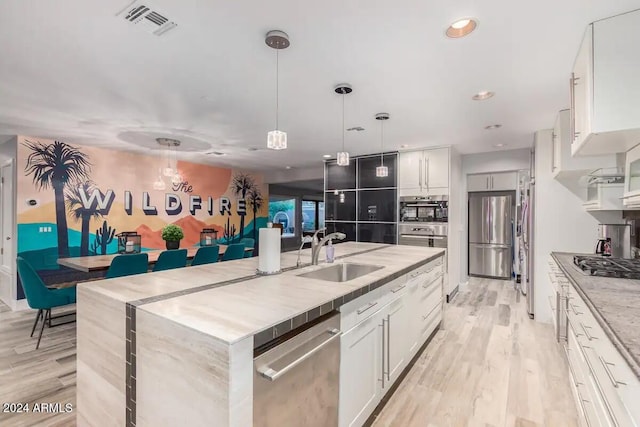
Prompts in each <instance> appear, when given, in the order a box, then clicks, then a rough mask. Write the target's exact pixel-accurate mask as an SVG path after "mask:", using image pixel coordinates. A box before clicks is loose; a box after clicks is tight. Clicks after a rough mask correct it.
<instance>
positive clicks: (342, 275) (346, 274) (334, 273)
mask: <svg viewBox="0 0 640 427" xmlns="http://www.w3.org/2000/svg"><path fill="white" fill-rule="evenodd" d="M381 268H383V267H382V266H378V265H367V264H354V263H349V262H345V263H341V264H335V265H332V266H331V267H325V268H321V269H320V270H315V271H310V272H308V273H303V274H298V277H308V278H310V279H318V280H326V281H327V282H348V281H349V280H353V279H357V278H358V277H362V276H365V275H367V274H369V273H373V272H374V271H376V270H380V269H381Z"/></svg>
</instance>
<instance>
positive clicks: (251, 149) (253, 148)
mask: <svg viewBox="0 0 640 427" xmlns="http://www.w3.org/2000/svg"><path fill="white" fill-rule="evenodd" d="M247 151H258V148H256V147H249V148H247Z"/></svg>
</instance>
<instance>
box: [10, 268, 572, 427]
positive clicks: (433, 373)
mask: <svg viewBox="0 0 640 427" xmlns="http://www.w3.org/2000/svg"><path fill="white" fill-rule="evenodd" d="M445 308H446V310H445V322H444V328H443V329H442V330H440V331H439V332H438V333H437V334H436V336H435V337H434V339H433V341H432V342H431V343H430V344H429V346H428V347H427V348H426V350H425V351H424V352H423V354H422V355H421V356H420V357H419V359H418V360H417V362H416V364H415V365H414V366H413V368H412V369H411V371H410V372H409V374H408V375H407V376H406V378H405V379H404V381H403V383H402V384H401V385H400V386H399V387H398V389H397V391H396V393H395V394H394V395H393V396H392V397H391V399H390V400H389V402H388V403H387V405H386V406H385V407H384V409H383V410H382V412H381V413H380V415H379V416H378V418H377V419H376V421H375V422H374V427H383V426H393V427H396V426H399V427H411V426H420V427H435V426H439V427H445V426H484V427H487V426H496V427H497V426H509V427H511V426H517V427H533V426H552V427H556V426H558V427H560V426H577V425H578V424H577V422H576V409H575V406H574V403H573V399H572V395H571V390H570V389H569V378H568V368H567V366H566V363H565V361H564V359H563V356H562V353H561V350H560V348H559V347H558V346H557V345H556V343H555V341H554V334H553V331H552V328H551V326H549V325H541V324H539V323H537V322H534V321H532V320H530V319H529V318H528V317H527V314H526V310H525V306H524V298H519V297H518V295H517V293H516V291H515V290H513V286H512V284H511V282H505V281H499V280H487V279H482V280H480V279H472V280H471V282H470V284H469V285H468V286H467V289H466V290H465V291H462V292H461V293H460V294H459V295H458V296H457V297H456V298H455V299H454V301H453V303H452V304H448V305H446V306H445ZM54 315H55V313H54ZM34 318H35V312H30V311H28V312H17V313H13V312H11V311H9V309H8V308H7V307H6V306H4V305H2V304H1V303H0V404H1V403H4V402H16V403H17V402H28V403H30V404H31V405H33V404H34V403H36V402H38V403H41V402H46V403H61V404H63V405H64V404H65V403H71V404H72V405H73V409H74V411H73V412H70V413H53V414H52V413H30V414H10V413H2V412H0V426H3V427H4V426H11V427H13V426H16V427H18V426H74V425H75V403H76V396H75V393H76V389H75V383H76V378H75V365H76V336H75V330H76V329H75V324H74V323H72V324H69V325H63V326H58V327H55V328H51V329H48V328H46V329H45V331H44V334H43V337H42V343H41V345H40V349H39V350H35V344H36V340H37V338H35V337H34V338H29V332H30V331H31V326H32V324H33V323H32V322H33V320H34ZM35 335H37V332H36V334H35ZM1 409H2V408H0V410H1Z"/></svg>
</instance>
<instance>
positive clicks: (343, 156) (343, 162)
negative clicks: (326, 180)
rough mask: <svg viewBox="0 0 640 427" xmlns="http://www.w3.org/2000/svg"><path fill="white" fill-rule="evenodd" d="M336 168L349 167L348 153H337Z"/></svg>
mask: <svg viewBox="0 0 640 427" xmlns="http://www.w3.org/2000/svg"><path fill="white" fill-rule="evenodd" d="M338 166H349V153H348V152H346V151H340V152H338Z"/></svg>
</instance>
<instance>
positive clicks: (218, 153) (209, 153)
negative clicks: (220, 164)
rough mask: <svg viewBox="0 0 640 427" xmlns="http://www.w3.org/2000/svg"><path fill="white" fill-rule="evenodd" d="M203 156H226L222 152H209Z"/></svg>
mask: <svg viewBox="0 0 640 427" xmlns="http://www.w3.org/2000/svg"><path fill="white" fill-rule="evenodd" d="M205 154H208V155H210V156H218V157H222V156H226V155H227V153H223V152H222V151H209V152H208V153H205Z"/></svg>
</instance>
